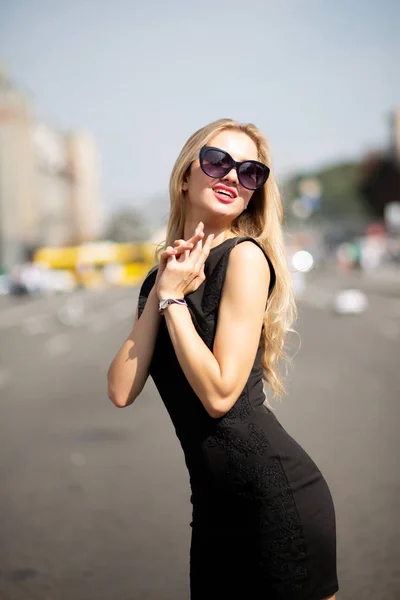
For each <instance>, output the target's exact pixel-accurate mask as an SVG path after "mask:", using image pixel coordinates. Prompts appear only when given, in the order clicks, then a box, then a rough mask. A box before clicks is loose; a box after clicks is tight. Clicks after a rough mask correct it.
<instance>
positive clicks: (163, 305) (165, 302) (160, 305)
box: [158, 298, 187, 314]
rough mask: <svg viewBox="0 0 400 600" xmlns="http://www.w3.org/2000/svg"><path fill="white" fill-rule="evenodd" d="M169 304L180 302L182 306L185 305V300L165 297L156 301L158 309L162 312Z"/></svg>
mask: <svg viewBox="0 0 400 600" xmlns="http://www.w3.org/2000/svg"><path fill="white" fill-rule="evenodd" d="M170 304H181V305H183V306H187V302H186V300H185V299H184V298H166V299H165V300H160V302H159V303H158V311H159V312H160V313H161V314H162V313H163V312H164V310H165V309H166V308H168V306H169V305H170Z"/></svg>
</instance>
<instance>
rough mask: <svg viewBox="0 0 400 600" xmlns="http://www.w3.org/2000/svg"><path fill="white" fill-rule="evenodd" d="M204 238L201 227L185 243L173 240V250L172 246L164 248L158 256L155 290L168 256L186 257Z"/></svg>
mask: <svg viewBox="0 0 400 600" xmlns="http://www.w3.org/2000/svg"><path fill="white" fill-rule="evenodd" d="M203 237H204V232H203V230H202V227H199V226H198V227H197V228H196V231H195V234H194V235H193V236H192V237H191V238H190V239H189V240H187V241H185V240H175V242H174V244H175V248H173V247H172V246H167V247H166V248H165V250H164V251H163V252H161V254H160V264H159V266H158V271H157V277H156V281H155V284H154V287H155V288H156V287H157V285H158V282H159V280H160V277H161V275H162V274H163V272H164V270H165V267H166V265H167V261H168V258H169V257H170V256H176V257H178V256H180V255H181V254H183V253H187V254H186V255H188V254H189V253H190V251H191V250H192V248H193V247H194V246H195V245H196V244H197V242H198V241H199V240H201V239H202V238H203Z"/></svg>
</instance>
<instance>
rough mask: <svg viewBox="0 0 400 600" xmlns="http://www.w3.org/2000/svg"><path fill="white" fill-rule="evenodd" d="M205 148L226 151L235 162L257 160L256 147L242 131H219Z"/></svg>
mask: <svg viewBox="0 0 400 600" xmlns="http://www.w3.org/2000/svg"><path fill="white" fill-rule="evenodd" d="M207 146H216V147H217V148H221V149H222V150H226V152H229V154H230V155H231V156H232V158H234V159H235V160H237V161H242V160H258V152H257V146H256V145H255V143H254V142H253V140H252V139H251V138H250V137H249V136H248V135H247V134H246V133H244V132H243V131H230V130H229V129H227V130H225V131H220V132H219V133H217V135H215V136H214V137H212V138H211V139H210V140H209V142H208V143H207Z"/></svg>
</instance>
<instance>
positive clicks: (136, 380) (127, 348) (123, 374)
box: [107, 287, 161, 408]
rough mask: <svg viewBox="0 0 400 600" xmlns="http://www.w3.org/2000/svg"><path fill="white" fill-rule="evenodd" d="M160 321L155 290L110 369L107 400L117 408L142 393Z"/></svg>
mask: <svg viewBox="0 0 400 600" xmlns="http://www.w3.org/2000/svg"><path fill="white" fill-rule="evenodd" d="M160 321H161V317H160V315H159V312H158V298H157V295H156V293H155V289H154V287H153V288H152V290H151V292H150V294H149V297H148V299H147V302H146V306H145V308H144V310H143V313H142V315H141V317H140V319H138V320H137V321H136V323H135V325H134V327H133V329H132V331H131V333H130V335H129V337H128V338H127V339H126V341H125V342H124V344H123V345H122V347H121V348H120V350H119V351H118V353H117V354H116V356H115V358H114V359H113V361H112V363H111V365H110V367H109V369H108V373H107V382H108V396H109V398H110V400H111V401H112V402H113V404H115V406H118V407H121V408H122V407H125V406H128V405H129V404H132V402H133V401H134V400H135V399H136V398H137V397H138V395H139V394H140V392H141V391H142V389H143V387H144V385H145V383H146V381H147V378H148V375H149V367H150V363H151V359H152V356H153V352H154V346H155V342H156V338H157V333H158V329H159V326H160Z"/></svg>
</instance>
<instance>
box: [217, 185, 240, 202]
mask: <svg viewBox="0 0 400 600" xmlns="http://www.w3.org/2000/svg"><path fill="white" fill-rule="evenodd" d="M213 192H214V194H218V196H221V197H222V198H226V199H227V200H235V198H236V197H237V194H236V193H235V192H234V191H233V190H229V189H227V188H225V187H220V186H215V187H214V188H213Z"/></svg>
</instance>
